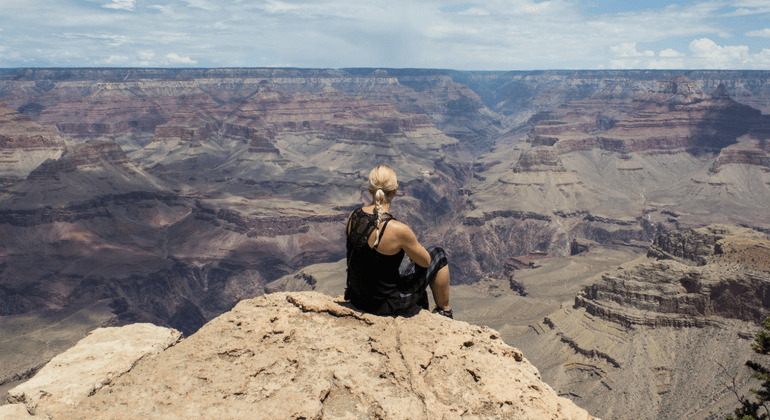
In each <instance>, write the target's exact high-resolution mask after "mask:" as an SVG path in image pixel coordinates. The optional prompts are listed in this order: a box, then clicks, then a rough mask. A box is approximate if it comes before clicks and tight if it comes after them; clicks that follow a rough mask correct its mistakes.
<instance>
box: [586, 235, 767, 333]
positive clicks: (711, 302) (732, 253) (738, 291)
mask: <svg viewBox="0 0 770 420" xmlns="http://www.w3.org/2000/svg"><path fill="white" fill-rule="evenodd" d="M648 257H649V258H656V259H658V260H659V261H655V262H652V261H651V262H646V263H643V264H639V265H638V266H636V267H634V268H632V269H629V270H625V271H621V272H615V273H606V274H604V275H603V276H602V281H600V282H597V283H595V284H593V285H591V286H588V287H586V288H585V289H584V290H583V291H582V292H581V293H580V294H579V295H578V296H577V297H576V298H575V305H576V306H577V307H583V308H586V310H587V312H588V313H590V314H592V315H595V316H598V317H601V318H603V319H606V320H609V321H613V322H617V323H620V324H623V325H627V326H628V325H645V326H653V327H654V326H671V327H703V326H705V325H711V324H714V323H716V324H720V323H721V322H723V321H722V319H726V318H734V319H739V320H742V321H750V322H757V323H759V322H761V321H762V320H764V319H765V318H767V317H768V316H770V301H768V300H767V299H766V296H769V295H770V240H768V238H767V236H765V235H764V234H761V233H759V232H756V231H752V230H750V229H745V228H737V227H730V226H723V225H712V226H709V227H706V228H702V229H691V230H688V231H676V232H671V233H668V234H666V235H661V236H659V237H657V238H656V239H655V241H654V243H653V244H652V245H651V246H650V251H649V253H648ZM736 268H739V269H736Z"/></svg>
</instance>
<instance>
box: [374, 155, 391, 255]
mask: <svg viewBox="0 0 770 420" xmlns="http://www.w3.org/2000/svg"><path fill="white" fill-rule="evenodd" d="M368 189H369V193H370V194H371V195H372V198H373V199H374V214H375V215H377V231H376V232H377V233H376V236H375V239H374V248H377V245H379V243H380V225H381V224H382V222H383V219H382V213H384V211H383V210H382V205H383V204H385V203H389V202H390V200H391V199H392V198H393V195H395V194H396V190H398V180H397V179H396V173H395V172H394V171H393V169H390V168H389V167H387V166H385V165H380V166H378V167H376V168H374V169H372V172H370V173H369V185H368Z"/></svg>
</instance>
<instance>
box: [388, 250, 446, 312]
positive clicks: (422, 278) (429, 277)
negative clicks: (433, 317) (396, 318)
mask: <svg viewBox="0 0 770 420" xmlns="http://www.w3.org/2000/svg"><path fill="white" fill-rule="evenodd" d="M427 251H428V253H429V254H430V264H429V265H428V267H420V266H419V265H417V264H415V263H414V261H409V264H408V265H407V266H406V267H405V268H404V269H403V270H401V282H399V286H398V293H397V294H396V295H393V296H391V297H389V298H388V299H386V301H385V302H384V304H383V307H382V308H381V311H378V312H388V314H389V315H400V316H412V315H416V314H417V313H418V312H420V310H422V309H429V307H428V291H427V288H428V285H430V284H432V283H433V282H434V281H435V280H436V273H438V270H441V269H442V268H444V267H446V266H447V257H446V252H444V249H443V248H441V247H437V246H432V247H429V248H427Z"/></svg>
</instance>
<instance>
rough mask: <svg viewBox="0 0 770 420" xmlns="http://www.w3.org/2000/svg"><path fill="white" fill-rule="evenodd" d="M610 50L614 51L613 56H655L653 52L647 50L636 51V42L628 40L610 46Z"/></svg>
mask: <svg viewBox="0 0 770 420" xmlns="http://www.w3.org/2000/svg"><path fill="white" fill-rule="evenodd" d="M610 51H612V52H613V53H615V57H655V53H654V52H652V51H650V50H647V51H642V52H638V51H636V43H635V42H628V43H622V44H618V45H615V46H614V47H610Z"/></svg>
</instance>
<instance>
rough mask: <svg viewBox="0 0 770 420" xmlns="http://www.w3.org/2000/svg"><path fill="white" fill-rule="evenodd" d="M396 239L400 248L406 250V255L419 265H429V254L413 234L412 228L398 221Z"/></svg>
mask: <svg viewBox="0 0 770 420" xmlns="http://www.w3.org/2000/svg"><path fill="white" fill-rule="evenodd" d="M396 233H397V234H398V241H399V244H400V245H401V248H402V249H403V250H404V251H405V252H406V255H408V256H409V258H411V259H412V261H414V262H415V264H417V265H419V266H420V267H427V266H429V265H430V254H429V253H428V251H427V250H426V249H425V247H424V246H422V245H420V242H419V241H418V240H417V236H415V235H414V232H412V229H410V228H409V226H407V225H405V224H403V223H399V224H398V228H397V232H396Z"/></svg>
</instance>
